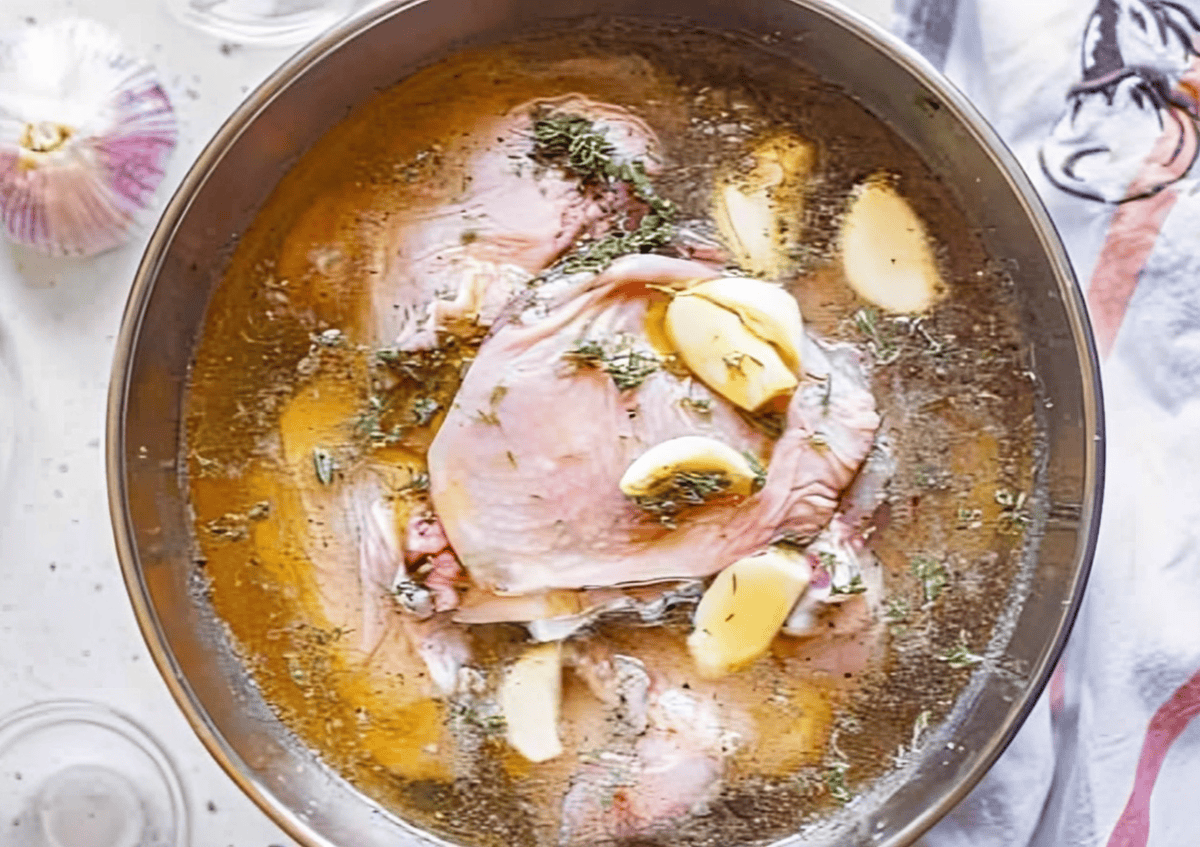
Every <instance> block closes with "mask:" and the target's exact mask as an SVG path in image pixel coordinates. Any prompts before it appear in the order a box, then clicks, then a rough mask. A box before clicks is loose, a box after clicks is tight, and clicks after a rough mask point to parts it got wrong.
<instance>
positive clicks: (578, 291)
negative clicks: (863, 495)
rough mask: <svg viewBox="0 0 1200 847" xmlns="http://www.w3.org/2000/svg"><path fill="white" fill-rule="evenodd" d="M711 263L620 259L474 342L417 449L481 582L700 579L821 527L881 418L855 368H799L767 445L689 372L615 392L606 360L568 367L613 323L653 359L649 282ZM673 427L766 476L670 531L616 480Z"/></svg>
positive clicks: (542, 585)
mask: <svg viewBox="0 0 1200 847" xmlns="http://www.w3.org/2000/svg"><path fill="white" fill-rule="evenodd" d="M715 276H716V273H715V272H714V271H712V270H710V269H708V268H707V267H705V266H703V265H699V264H696V263H693V262H686V261H683V260H679V259H670V258H666V257H660V256H631V257H626V258H624V259H621V260H618V261H617V262H615V263H614V264H613V265H612V267H611V268H609V269H608V270H607V271H606V272H604V273H603V274H601V275H599V276H597V277H596V278H595V279H593V280H590V281H588V282H585V283H581V284H580V285H578V286H577V287H576V288H575V289H573V290H568V291H567V292H565V293H564V294H563V295H561V296H560V297H559V298H558V299H557V302H555V303H553V304H552V305H551V306H550V307H549V309H548V311H547V313H546V314H544V315H541V314H539V310H537V309H531V310H529V311H530V312H532V313H533V314H531V315H528V316H527V317H524V318H522V319H520V320H515V321H512V322H508V323H505V324H503V325H502V326H500V327H499V328H498V329H497V330H496V332H495V333H494V334H493V335H492V336H491V337H490V338H489V339H487V340H486V341H485V342H484V344H483V346H482V347H481V348H480V350H479V354H478V356H477V357H476V359H475V362H474V364H473V365H472V366H471V370H470V371H469V372H468V374H467V376H466V378H465V380H464V381H463V384H462V387H461V389H460V390H459V393H458V397H457V399H456V401H455V404H454V406H453V408H452V409H451V410H450V412H449V414H448V415H447V417H446V420H445V421H444V422H443V423H442V427H441V429H440V430H439V432H438V435H437V437H436V438H435V440H434V442H433V444H432V446H431V447H430V450H429V457H428V458H429V478H430V485H431V494H432V499H433V505H434V509H435V511H436V513H437V515H438V518H439V519H440V520H441V522H442V525H443V527H444V529H445V532H446V537H447V539H448V540H449V542H450V546H451V547H452V548H453V549H454V551H455V553H456V554H457V555H458V557H459V559H460V561H461V562H462V564H463V566H464V567H465V568H466V569H467V571H468V572H469V573H470V575H471V578H472V580H474V581H475V582H476V583H477V584H479V585H481V586H483V587H486V588H488V589H491V590H493V591H495V592H497V593H502V594H526V593H532V592H538V591H544V590H546V589H552V588H583V587H588V586H605V585H616V584H624V583H644V582H654V581H659V580H670V579H684V578H696V577H705V576H708V575H711V574H713V573H716V572H717V571H719V570H721V569H722V568H723V567H725V566H727V565H729V564H732V563H733V562H734V561H736V560H738V559H739V558H742V557H743V556H746V555H749V554H750V553H753V552H755V551H756V550H758V549H760V548H762V547H765V546H766V545H767V544H769V543H770V542H772V541H774V540H777V539H778V538H780V537H783V536H789V537H794V538H800V539H807V538H810V537H812V536H814V535H815V534H816V533H817V531H818V530H820V529H821V527H823V526H824V525H825V524H827V523H828V522H829V519H830V518H831V517H832V515H833V511H834V509H835V508H836V506H837V501H838V496H839V494H840V492H841V491H842V489H844V488H845V487H846V486H847V485H848V484H849V483H850V480H851V479H852V478H853V476H854V474H855V471H856V470H857V468H858V466H859V465H860V464H861V463H862V461H863V459H864V458H865V457H866V455H867V453H868V451H869V450H870V448H871V444H872V441H873V439H874V434H875V429H876V428H877V426H878V423H879V419H878V416H877V415H876V413H875V404H874V399H873V398H872V396H871V394H870V392H869V391H868V390H867V389H866V387H865V386H864V385H863V384H862V383H861V382H860V381H858V380H857V379H856V378H855V376H854V374H853V373H852V372H849V373H846V372H837V373H832V372H829V371H828V370H827V369H826V372H825V373H824V374H822V376H821V378H820V379H817V380H811V381H812V382H813V383H814V386H813V387H817V386H818V385H819V389H818V390H817V391H809V390H800V391H797V392H796V393H795V394H794V395H793V397H792V399H791V401H790V403H789V404H788V408H787V414H786V424H785V429H784V432H783V434H782V435H781V436H780V437H779V439H778V441H776V442H775V443H774V444H771V442H770V440H769V439H768V438H766V437H765V436H763V435H762V434H761V433H759V432H758V431H756V430H754V429H753V428H752V427H751V426H750V425H749V424H747V423H746V421H745V420H744V419H743V418H742V416H740V415H739V414H738V413H737V411H736V410H735V409H734V408H732V406H731V405H730V404H729V403H727V402H725V401H724V400H723V399H722V398H721V397H719V396H714V395H713V394H712V393H711V392H710V391H709V390H708V389H707V388H706V387H704V386H703V385H702V384H700V383H698V382H697V381H696V380H695V379H693V378H691V377H690V376H687V375H682V376H680V375H676V374H675V373H671V372H668V371H666V370H657V371H655V372H653V373H651V374H649V375H648V376H647V377H646V380H645V381H644V382H643V383H642V384H641V385H639V386H637V387H635V388H632V389H629V390H625V391H622V390H620V389H619V388H618V387H617V385H616V384H614V382H613V380H612V379H610V378H609V376H608V374H607V373H605V372H604V371H603V370H597V369H586V370H581V369H573V368H572V367H571V364H570V356H569V352H570V350H571V349H572V348H574V347H576V346H577V345H578V344H579V343H580V341H581V340H584V339H597V338H599V339H605V338H611V337H614V336H621V337H623V338H625V339H627V343H630V344H633V345H635V346H638V347H640V348H641V349H644V350H646V351H648V354H649V352H650V351H651V347H650V342H649V341H648V339H647V337H646V330H645V325H646V321H647V312H648V310H649V308H650V307H651V305H652V304H653V302H654V301H655V300H656V299H659V300H661V299H662V298H664V297H665V296H668V295H665V294H663V293H661V291H658V290H656V289H655V287H659V288H661V287H664V286H670V285H680V286H682V285H686V284H687V283H689V282H692V281H696V280H703V279H708V278H712V277H715ZM814 366H815V367H819V364H816V363H814ZM696 400H702V401H704V402H703V404H702V408H704V409H705V411H704V412H703V413H700V412H697V411H695V405H694V404H695V401H696ZM684 401H690V403H691V405H689V403H688V402H684ZM685 435H705V436H709V437H712V438H715V439H716V440H719V441H720V442H723V443H725V444H728V445H729V446H731V447H733V448H734V449H735V450H737V451H739V452H741V451H745V452H748V453H750V454H752V455H754V456H755V458H756V459H758V460H760V461H762V463H763V464H764V465H766V478H765V481H764V483H763V487H762V489H761V490H760V491H758V492H757V493H754V494H751V495H749V496H748V497H745V498H736V497H735V498H728V501H727V502H714V503H712V504H711V505H705V506H702V507H697V508H695V509H694V510H692V512H693V513H692V514H682V515H680V516H679V517H678V519H677V520H676V521H675V525H674V526H673V527H672V526H664V525H663V524H662V523H661V522H660V521H658V520H656V519H655V518H654V516H652V515H647V514H646V512H644V511H643V510H642V509H641V508H639V507H638V505H637V504H636V503H634V502H632V501H631V500H630V499H629V498H628V497H626V496H625V495H624V494H622V492H621V489H620V487H619V482H620V480H621V477H622V475H623V474H624V472H625V471H626V469H627V468H628V467H629V466H630V464H631V463H632V462H633V461H634V460H635V459H636V458H637V457H638V456H639V455H641V454H642V453H644V452H645V451H646V450H647V449H648V448H650V447H652V446H653V445H655V444H658V443H660V442H663V441H666V440H668V439H672V438H677V437H680V436H685ZM768 458H769V463H768V461H767V460H768Z"/></svg>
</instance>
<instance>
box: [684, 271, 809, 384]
mask: <svg viewBox="0 0 1200 847" xmlns="http://www.w3.org/2000/svg"><path fill="white" fill-rule="evenodd" d="M684 295H687V296H694V297H703V298H704V299H705V300H708V301H710V302H712V303H716V304H717V305H718V306H721V307H722V308H725V309H728V310H729V311H731V312H733V313H734V314H736V315H737V316H738V317H739V318H740V319H741V321H742V323H744V324H745V325H746V328H747V329H749V330H750V331H751V332H753V333H754V334H755V335H757V336H758V337H759V338H761V339H762V340H763V341H766V342H768V343H769V344H771V345H772V346H774V348H775V350H776V352H778V353H779V355H780V356H781V357H782V358H783V360H784V362H785V363H786V364H787V366H788V367H789V368H791V370H792V372H793V373H795V374H799V373H800V348H801V346H802V345H803V344H804V323H803V321H802V320H801V318H800V306H799V304H797V302H796V298H795V297H793V296H792V295H791V294H789V293H788V292H787V291H786V290H785V289H784V288H783V287H782V286H781V285H778V284H776V283H773V282H763V281H762V280H760V279H748V278H746V277H737V276H727V277H721V278H720V279H713V280H709V281H707V282H702V283H700V284H698V285H695V286H692V287H691V288H689V289H688V290H687V291H685V292H684Z"/></svg>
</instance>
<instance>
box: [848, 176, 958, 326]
mask: <svg viewBox="0 0 1200 847" xmlns="http://www.w3.org/2000/svg"><path fill="white" fill-rule="evenodd" d="M841 253H842V267H843V270H844V271H845V274H846V281H847V282H848V283H849V284H850V287H851V288H853V289H854V291H855V293H856V294H858V296H859V297H861V298H862V299H863V300H866V301H867V302H868V303H871V304H873V305H875V306H878V307H880V308H881V309H886V310H887V311H889V312H900V313H911V314H915V313H919V312H924V311H926V310H928V309H929V308H930V307H931V306H932V305H933V304H934V303H935V302H936V301H937V300H938V298H939V297H940V296H941V295H942V293H943V292H944V291H945V285H944V284H943V282H942V279H941V275H940V274H939V273H938V268H937V259H936V258H935V256H934V254H933V247H932V245H931V243H930V240H929V236H928V234H927V233H926V231H925V224H924V223H922V222H921V219H920V218H918V217H917V214H916V212H914V211H913V210H912V207H911V206H909V204H908V201H906V200H905V199H904V198H903V197H901V196H900V194H899V193H897V191H896V190H895V188H893V187H892V186H891V184H890V183H888V182H887V181H885V180H884V179H883V178H875V179H872V180H869V181H868V182H866V183H865V184H864V185H862V186H860V187H859V189H858V191H857V192H856V193H855V195H854V198H853V199H852V200H851V202H850V208H849V210H848V211H847V212H846V217H845V219H844V220H843V222H842V232H841Z"/></svg>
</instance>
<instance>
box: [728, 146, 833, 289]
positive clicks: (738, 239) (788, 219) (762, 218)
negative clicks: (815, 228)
mask: <svg viewBox="0 0 1200 847" xmlns="http://www.w3.org/2000/svg"><path fill="white" fill-rule="evenodd" d="M814 158H815V156H814V151H813V146H812V145H811V144H809V143H808V142H807V141H805V140H803V139H801V138H799V137H797V136H794V135H776V136H772V137H769V138H766V139H761V140H760V141H759V142H758V143H757V144H756V145H755V146H754V149H753V150H752V151H751V152H750V159H751V161H752V162H753V164H752V165H751V167H750V168H749V170H745V171H741V172H726V173H724V174H722V175H720V176H719V177H718V179H717V184H716V186H715V190H714V192H713V219H714V220H715V221H716V223H717V229H718V231H719V232H720V233H721V237H722V238H723V239H724V240H725V243H726V244H727V245H728V246H729V248H730V250H731V251H732V252H733V254H734V257H735V258H736V260H737V263H738V265H739V266H741V267H743V268H745V269H746V270H748V271H750V272H751V273H754V274H759V275H762V276H766V277H773V278H779V277H784V276H786V275H787V274H788V272H789V270H790V269H791V266H792V259H791V255H792V252H793V251H794V249H795V247H796V245H797V244H798V243H799V238H800V232H801V229H802V223H803V218H804V187H805V183H806V181H807V179H808V176H809V173H810V172H811V171H812V167H813V160H814Z"/></svg>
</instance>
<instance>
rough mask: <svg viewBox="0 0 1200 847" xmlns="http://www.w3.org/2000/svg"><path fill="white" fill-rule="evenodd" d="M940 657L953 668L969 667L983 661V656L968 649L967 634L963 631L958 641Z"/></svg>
mask: <svg viewBox="0 0 1200 847" xmlns="http://www.w3.org/2000/svg"><path fill="white" fill-rule="evenodd" d="M938 658H939V659H941V660H942V661H943V662H945V663H946V664H948V665H949V666H950V667H952V668H969V667H971V666H972V665H978V664H979V663H980V662H982V661H983V656H979V655H977V654H975V653H972V652H971V651H970V650H969V649H967V636H966V633H963V632H960V633H959V634H958V642H957V643H956V644H954V645H953V646H951V647H950V649H949V650H947V651H946V652H945V653H943V654H942V655H941V656H939V657H938Z"/></svg>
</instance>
